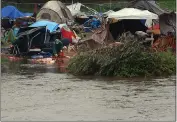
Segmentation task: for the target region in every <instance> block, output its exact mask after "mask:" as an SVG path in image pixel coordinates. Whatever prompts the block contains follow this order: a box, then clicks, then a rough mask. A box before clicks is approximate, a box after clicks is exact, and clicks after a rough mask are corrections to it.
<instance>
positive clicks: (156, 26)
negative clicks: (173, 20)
mask: <svg viewBox="0 0 177 122" xmlns="http://www.w3.org/2000/svg"><path fill="white" fill-rule="evenodd" d="M148 29H149V30H152V27H150V28H148ZM156 29H160V26H159V24H156V25H154V26H153V30H156Z"/></svg>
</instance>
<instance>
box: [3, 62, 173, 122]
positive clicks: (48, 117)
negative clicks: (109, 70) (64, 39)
mask: <svg viewBox="0 0 177 122" xmlns="http://www.w3.org/2000/svg"><path fill="white" fill-rule="evenodd" d="M2 65H3V64H2ZM175 82H176V76H171V77H168V78H154V79H148V80H147V79H129V80H128V79H117V78H116V79H113V78H104V77H99V78H98V77H76V76H72V75H69V74H66V73H62V72H60V71H59V69H57V68H55V66H53V65H48V66H45V65H37V64H25V63H10V64H9V65H8V66H6V68H4V69H3V71H2V75H1V120H2V121H65V120H66V121H77V120H84V121H87V120H88V121H98V120H100V121H102V120H105V121H174V120H175Z"/></svg>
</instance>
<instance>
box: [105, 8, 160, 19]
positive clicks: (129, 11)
mask: <svg viewBox="0 0 177 122" xmlns="http://www.w3.org/2000/svg"><path fill="white" fill-rule="evenodd" d="M125 13H126V14H125ZM108 18H117V19H158V15H156V14H154V13H151V12H149V11H148V10H139V9H135V8H124V9H121V10H119V11H117V12H113V13H110V14H109V15H108Z"/></svg>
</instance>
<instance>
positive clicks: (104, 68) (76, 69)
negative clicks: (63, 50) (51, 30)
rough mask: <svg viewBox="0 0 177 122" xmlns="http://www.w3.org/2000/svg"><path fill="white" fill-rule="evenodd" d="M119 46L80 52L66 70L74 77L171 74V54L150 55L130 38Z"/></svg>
mask: <svg viewBox="0 0 177 122" xmlns="http://www.w3.org/2000/svg"><path fill="white" fill-rule="evenodd" d="M121 42H123V43H124V45H122V46H108V47H102V48H100V49H95V50H92V51H89V52H84V53H80V54H78V55H77V56H75V57H74V58H72V59H71V60H70V62H69V65H68V71H69V72H70V73H72V74H74V75H99V76H119V77H136V76H140V77H148V76H164V75H172V74H173V73H175V71H176V58H175V56H174V55H173V54H172V53H171V52H157V53H154V52H151V51H150V50H145V49H144V46H143V45H142V44H140V43H139V41H138V40H137V39H135V38H134V37H130V36H129V37H125V38H124V39H123V40H122V41H121Z"/></svg>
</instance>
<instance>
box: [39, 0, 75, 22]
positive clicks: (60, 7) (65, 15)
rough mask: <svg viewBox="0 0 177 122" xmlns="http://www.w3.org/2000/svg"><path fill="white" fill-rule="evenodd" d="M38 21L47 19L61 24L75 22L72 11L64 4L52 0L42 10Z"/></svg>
mask: <svg viewBox="0 0 177 122" xmlns="http://www.w3.org/2000/svg"><path fill="white" fill-rule="evenodd" d="M36 19H37V20H41V19H46V20H51V21H53V22H56V23H60V24H61V23H66V22H68V21H69V20H73V17H72V15H71V12H70V10H69V9H68V8H67V7H66V6H65V5H64V4H63V3H62V2H60V1H52V0H51V1H48V2H47V3H45V4H44V6H43V7H42V8H41V9H40V11H39V13H38V14H37V17H36Z"/></svg>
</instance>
